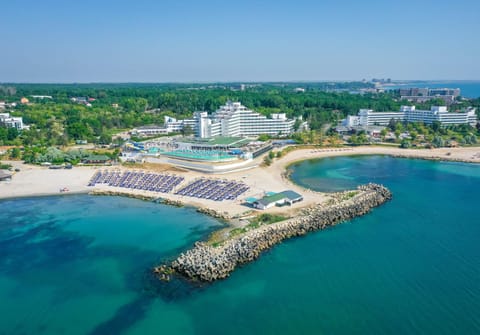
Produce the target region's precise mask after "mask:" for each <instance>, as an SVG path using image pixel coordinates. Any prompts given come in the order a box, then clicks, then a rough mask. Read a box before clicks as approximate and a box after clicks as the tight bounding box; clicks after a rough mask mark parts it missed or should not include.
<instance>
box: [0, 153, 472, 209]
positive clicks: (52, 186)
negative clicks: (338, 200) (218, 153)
mask: <svg viewBox="0 0 480 335" xmlns="http://www.w3.org/2000/svg"><path fill="white" fill-rule="evenodd" d="M373 154H382V155H392V156H398V157H412V158H425V159H439V160H453V161H464V162H475V163H480V147H468V148H441V149H423V150H419V149H400V148H390V147H383V146H363V147H353V148H322V149H320V148H319V149H299V150H295V151H292V152H290V153H288V154H287V155H285V156H284V157H282V158H280V159H275V160H274V162H273V163H272V165H271V166H269V167H257V168H254V169H250V170H245V171H241V172H234V173H229V174H222V175H219V176H217V175H205V174H202V173H199V172H194V171H185V172H180V171H178V172H169V173H175V174H178V175H182V176H183V177H185V181H184V182H183V183H182V184H180V185H179V187H182V186H184V185H186V184H187V183H190V182H191V181H192V180H194V179H196V178H199V177H205V176H206V177H208V178H220V179H229V180H237V181H243V182H245V183H246V184H247V185H248V186H250V189H249V191H247V193H245V194H243V195H242V196H240V197H239V198H238V199H237V200H233V201H222V202H217V201H213V200H206V199H198V198H191V197H186V196H179V195H175V194H164V193H155V192H149V191H141V190H130V189H125V188H114V187H109V186H103V185H102V186H95V187H88V186H87V184H88V182H89V180H90V178H91V177H92V176H93V175H94V174H95V172H96V171H98V170H99V169H100V170H105V169H117V170H118V169H126V168H124V167H121V166H108V167H85V166H83V167H74V168H73V169H71V170H63V169H61V170H52V169H48V168H45V167H39V166H33V165H26V164H22V163H21V162H8V163H10V164H12V165H14V167H15V168H19V169H20V171H19V172H16V173H15V174H14V175H13V177H12V180H11V181H2V182H0V199H5V198H15V197H27V196H42V195H59V194H71V193H87V192H90V191H92V190H94V189H97V190H109V191H120V192H126V193H130V194H137V195H146V196H152V197H161V198H166V199H169V200H174V201H180V202H182V203H184V204H186V205H191V206H195V207H202V208H210V209H213V210H215V211H217V212H220V213H223V214H227V215H228V216H230V217H234V216H242V215H248V214H249V213H250V212H251V209H250V208H248V207H246V206H244V205H242V200H243V199H244V198H246V197H257V198H259V197H262V196H263V195H264V194H265V192H280V191H284V190H287V189H291V190H294V191H296V192H298V193H300V194H302V195H303V197H304V201H302V202H300V203H297V204H294V205H293V206H292V207H288V209H287V208H285V207H281V208H279V207H273V208H270V209H268V212H286V211H288V212H290V214H292V213H293V212H295V211H297V210H299V209H301V208H303V207H305V206H309V205H313V204H315V203H320V202H322V201H324V200H325V199H326V198H327V197H328V195H325V194H321V193H317V192H314V191H311V190H308V189H303V188H302V187H300V186H298V185H295V184H293V183H292V182H290V181H289V180H288V179H287V178H285V171H286V170H285V169H286V167H287V166H288V165H290V164H292V163H294V162H297V161H301V160H305V159H312V158H322V157H333V156H345V155H373ZM257 160H258V161H261V160H262V158H257ZM65 187H66V188H68V190H69V191H68V192H64V193H61V192H60V189H62V188H65Z"/></svg>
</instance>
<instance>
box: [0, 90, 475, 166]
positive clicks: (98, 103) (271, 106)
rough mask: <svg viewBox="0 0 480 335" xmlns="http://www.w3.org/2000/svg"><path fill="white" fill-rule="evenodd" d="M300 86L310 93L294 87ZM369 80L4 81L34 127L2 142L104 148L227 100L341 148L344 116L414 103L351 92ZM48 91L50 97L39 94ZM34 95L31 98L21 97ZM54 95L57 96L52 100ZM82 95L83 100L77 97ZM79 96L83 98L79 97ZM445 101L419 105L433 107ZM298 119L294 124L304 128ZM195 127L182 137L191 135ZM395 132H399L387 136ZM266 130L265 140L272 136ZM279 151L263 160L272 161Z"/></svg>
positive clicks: (411, 140) (358, 137) (441, 131)
mask: <svg viewBox="0 0 480 335" xmlns="http://www.w3.org/2000/svg"><path fill="white" fill-rule="evenodd" d="M297 87H302V88H303V89H304V91H298V90H296V88H297ZM369 88H372V85H371V84H369V83H363V82H347V83H262V84H247V85H245V86H244V88H243V89H241V88H240V85H239V84H235V83H232V84H211V85H201V84H71V85H66V84H65V85H61V84H15V85H3V86H2V88H1V89H0V100H2V101H5V102H6V103H7V104H10V103H15V102H16V103H17V104H16V105H14V106H13V105H10V107H8V108H7V111H8V112H10V113H11V114H12V115H13V116H21V117H23V121H24V123H25V124H27V125H29V126H30V127H29V129H24V130H21V131H18V130H17V129H15V128H4V127H0V145H13V146H16V147H19V148H24V150H23V149H22V151H21V152H18V151H17V152H15V153H13V152H10V157H11V158H23V159H24V160H26V161H28V162H33V161H35V160H34V159H32V153H34V154H37V153H38V154H40V155H44V154H45V151H46V150H47V149H48V148H49V147H55V148H65V147H69V146H71V145H73V144H76V143H77V142H85V141H86V142H88V143H93V144H96V145H98V146H102V145H109V144H112V143H114V144H121V143H122V139H121V138H118V137H115V136H114V135H115V134H117V133H119V132H121V131H125V130H128V129H131V128H133V127H136V126H141V125H150V124H157V125H159V124H163V122H164V117H165V116H172V117H176V118H178V119H182V118H187V117H191V115H192V112H193V111H196V110H205V111H208V112H213V111H215V110H216V109H217V108H218V106H220V105H222V104H224V103H225V102H226V101H228V100H239V101H241V102H242V103H243V104H244V105H246V106H248V107H250V108H252V109H254V110H256V111H258V112H260V113H262V114H265V115H269V114H271V113H279V112H280V113H286V114H287V116H288V117H301V118H302V119H303V120H305V121H308V124H309V128H310V129H309V130H308V131H303V132H299V133H295V134H293V135H292V136H291V137H292V139H294V140H295V141H296V142H297V143H299V144H313V145H318V146H339V145H342V144H344V143H345V141H344V139H342V138H341V137H340V136H339V135H338V134H336V133H335V132H334V131H333V129H334V127H335V126H336V124H337V123H338V121H339V120H341V119H343V118H344V117H346V116H347V115H354V114H356V113H357V112H358V110H359V109H360V108H370V109H374V110H376V111H389V110H398V108H399V107H400V105H409V104H411V103H409V102H408V101H402V100H399V98H398V97H397V96H395V94H393V93H388V92H387V93H370V92H368V93H364V94H351V93H350V91H352V90H359V89H369ZM38 95H48V96H49V98H45V97H43V98H39V97H35V96H38ZM22 97H28V99H29V102H28V103H18V101H20V100H21V98H22ZM50 97H51V98H50ZM79 97H81V100H79V99H78V98H79ZM79 101H81V102H79ZM433 104H441V101H436V100H432V101H430V102H428V103H423V104H417V107H418V108H430V106H431V105H433ZM466 106H473V107H480V99H471V100H466V101H464V100H459V101H457V102H456V104H455V105H454V106H452V108H455V109H460V108H463V107H466ZM298 126H299V123H298V122H297V124H296V127H297V128H298ZM189 133H191V132H189V130H188V129H187V130H186V131H185V134H184V135H188V134H189ZM389 134H393V136H389ZM478 136H479V129H476V128H472V127H469V126H457V127H448V128H444V127H439V126H438V125H436V124H433V125H430V126H429V125H424V124H402V123H398V122H397V123H394V122H392V124H390V125H389V127H388V129H387V131H385V132H382V133H381V138H380V139H381V140H382V141H386V142H393V143H397V144H398V145H402V147H411V146H426V147H428V146H433V147H438V146H450V145H472V144H475V143H476V142H477V137H478ZM269 138H270V137H269V136H266V135H262V136H260V139H261V140H268V139H269ZM370 142H371V139H370V138H369V137H368V136H367V134H366V133H365V132H362V131H360V132H358V133H356V134H352V135H351V136H350V137H349V138H348V139H347V143H350V144H354V145H357V144H368V143H370ZM272 159H273V157H269V160H267V161H265V164H266V165H268V164H269V161H271V160H272Z"/></svg>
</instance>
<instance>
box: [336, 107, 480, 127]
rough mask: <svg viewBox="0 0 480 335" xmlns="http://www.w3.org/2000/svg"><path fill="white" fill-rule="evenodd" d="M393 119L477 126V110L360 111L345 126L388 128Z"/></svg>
mask: <svg viewBox="0 0 480 335" xmlns="http://www.w3.org/2000/svg"><path fill="white" fill-rule="evenodd" d="M392 119H393V120H396V121H401V122H423V123H426V124H432V123H433V122H435V121H437V122H440V123H441V124H442V125H443V126H448V125H458V124H469V125H471V126H475V125H476V123H477V115H476V114H475V108H471V107H470V108H468V109H467V110H465V111H462V112H449V111H448V110H447V107H445V106H432V108H431V109H430V110H417V109H416V108H415V106H401V107H400V111H399V112H375V111H373V110H371V109H360V111H359V112H358V115H357V116H348V117H347V118H346V119H345V120H344V122H343V126H345V127H358V126H362V127H363V126H374V125H380V126H386V125H388V123H389V122H390V120H392Z"/></svg>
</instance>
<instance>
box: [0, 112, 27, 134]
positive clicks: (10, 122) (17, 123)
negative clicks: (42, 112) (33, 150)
mask: <svg viewBox="0 0 480 335" xmlns="http://www.w3.org/2000/svg"><path fill="white" fill-rule="evenodd" d="M0 125H3V126H4V127H7V128H17V129H18V130H22V129H23V128H25V126H24V124H23V119H22V117H16V116H10V113H0Z"/></svg>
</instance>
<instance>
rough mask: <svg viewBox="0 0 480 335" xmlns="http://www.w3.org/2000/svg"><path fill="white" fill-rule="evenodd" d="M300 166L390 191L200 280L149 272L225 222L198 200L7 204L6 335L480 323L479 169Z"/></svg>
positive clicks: (1, 263)
mask: <svg viewBox="0 0 480 335" xmlns="http://www.w3.org/2000/svg"><path fill="white" fill-rule="evenodd" d="M293 168H294V172H293V175H292V178H293V179H294V180H295V181H296V182H298V183H300V184H302V185H305V186H306V185H308V186H310V187H312V188H315V189H318V190H323V191H333V190H337V189H339V188H342V189H343V188H350V187H353V186H355V185H357V184H359V183H364V182H368V181H374V182H379V183H383V184H385V185H387V186H388V187H389V188H390V189H391V190H392V191H393V194H394V199H393V200H392V201H391V202H389V203H387V204H386V205H384V206H381V207H379V208H376V209H375V210H374V211H373V212H372V213H370V214H369V215H367V216H364V217H361V218H358V219H355V220H353V221H351V222H347V223H345V224H342V225H339V226H336V227H334V228H332V229H328V230H325V231H321V232H317V233H312V234H310V235H308V236H305V237H301V238H297V239H292V240H289V241H287V242H286V243H283V244H281V245H279V246H277V247H275V248H274V249H273V250H271V251H269V252H267V253H265V254H263V255H262V256H261V257H260V259H259V260H258V261H257V262H254V263H251V264H248V265H246V266H244V267H242V268H240V269H238V270H237V271H235V272H234V273H233V275H232V276H231V277H230V278H229V279H227V280H224V281H221V282H218V283H215V284H213V285H209V286H203V287H194V288H192V287H190V286H189V285H186V284H185V283H181V282H175V283H171V284H169V285H164V284H156V282H155V283H154V282H152V280H151V277H150V276H149V275H148V273H146V271H145V270H146V269H148V268H149V267H151V266H152V265H153V264H156V263H157V262H159V261H160V260H162V259H166V258H169V257H172V256H173V255H175V254H176V253H178V252H179V250H182V249H184V248H187V247H188V246H189V245H191V243H193V241H195V240H197V239H199V238H202V237H204V236H206V235H207V234H208V233H209V232H210V231H211V230H212V229H215V228H218V226H219V223H217V222H216V221H214V220H212V219H210V218H208V217H205V216H202V215H199V214H198V213H196V212H195V211H194V210H191V209H179V208H173V207H166V206H163V205H158V204H153V203H149V202H142V201H139V200H134V199H123V198H112V197H92V196H87V195H82V196H65V197H47V198H36V199H18V200H11V201H2V202H0V302H1V303H0V334H479V333H480V243H479V238H480V220H479V219H478V217H479V215H478V214H479V209H478V206H477V204H478V197H477V194H478V189H479V188H480V166H478V165H469V164H463V163H441V162H431V161H421V160H409V159H394V158H389V157H383V156H369V157H338V158H332V159H323V160H317V161H305V162H303V163H299V164H297V165H296V166H294V167H293Z"/></svg>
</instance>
